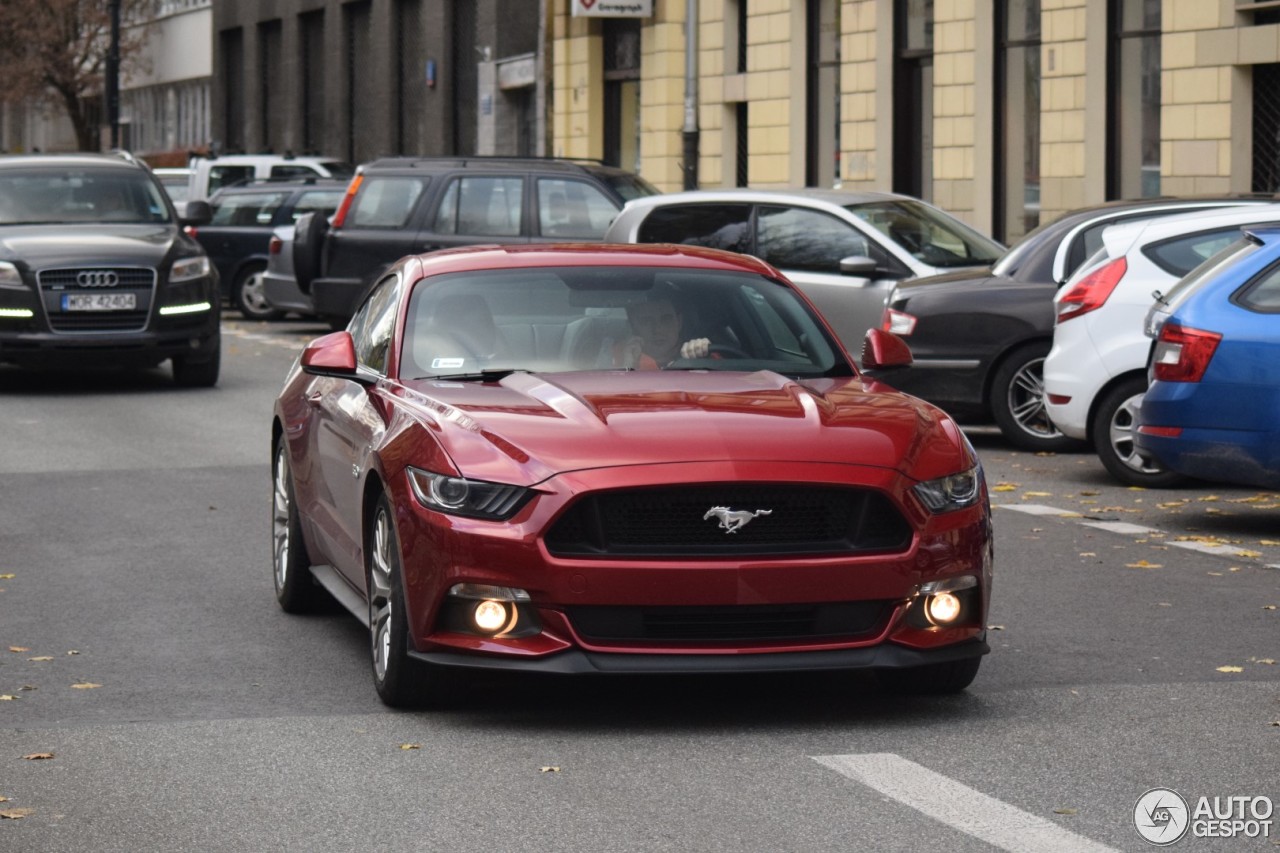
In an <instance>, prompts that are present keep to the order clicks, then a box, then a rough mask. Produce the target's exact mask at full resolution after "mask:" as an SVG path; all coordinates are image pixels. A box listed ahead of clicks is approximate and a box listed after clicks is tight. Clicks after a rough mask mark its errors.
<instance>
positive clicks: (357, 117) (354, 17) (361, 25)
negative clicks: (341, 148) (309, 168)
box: [342, 2, 377, 163]
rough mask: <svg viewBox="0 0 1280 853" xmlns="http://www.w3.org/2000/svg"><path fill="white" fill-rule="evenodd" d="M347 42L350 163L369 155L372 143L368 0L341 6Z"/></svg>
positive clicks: (371, 71) (370, 41)
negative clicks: (370, 131)
mask: <svg viewBox="0 0 1280 853" xmlns="http://www.w3.org/2000/svg"><path fill="white" fill-rule="evenodd" d="M342 15H343V25H344V27H343V28H344V30H345V38H346V42H347V57H346V65H347V92H346V95H347V128H346V129H347V133H346V137H347V138H346V143H347V144H346V158H347V159H348V160H350V161H351V162H352V163H360V162H363V161H365V160H368V159H370V157H371V154H372V152H371V151H369V150H366V149H369V148H370V146H371V145H372V143H373V140H372V139H371V138H370V134H369V132H368V128H370V127H372V126H373V116H374V99H375V98H376V97H377V93H376V91H375V90H374V87H373V70H372V69H371V68H370V67H369V54H370V51H371V49H372V47H373V36H372V33H371V31H370V21H369V18H370V14H369V3H368V2H364V3H348V4H347V5H345V6H343V7H342Z"/></svg>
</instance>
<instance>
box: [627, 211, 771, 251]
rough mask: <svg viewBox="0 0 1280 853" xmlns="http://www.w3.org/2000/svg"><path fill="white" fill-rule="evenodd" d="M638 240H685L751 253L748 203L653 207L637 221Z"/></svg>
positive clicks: (680, 241) (693, 243) (685, 242)
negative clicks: (638, 227)
mask: <svg viewBox="0 0 1280 853" xmlns="http://www.w3.org/2000/svg"><path fill="white" fill-rule="evenodd" d="M637 237H638V240H639V242H641V243H684V244H685V245H689V246H706V247H708V248H712V249H727V250H728V251H730V252H743V253H746V254H750V253H752V252H753V251H755V249H754V248H753V246H752V240H751V205H749V204H680V205H677V204H672V205H664V206H662V207H657V208H654V209H653V211H652V212H651V213H650V214H649V215H648V216H647V217H646V218H645V220H644V222H642V223H641V224H640V230H639V233H638V235H637Z"/></svg>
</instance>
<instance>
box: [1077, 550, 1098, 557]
mask: <svg viewBox="0 0 1280 853" xmlns="http://www.w3.org/2000/svg"><path fill="white" fill-rule="evenodd" d="M1080 556H1081V557H1096V556H1098V554H1097V553H1096V552H1094V551H1081V552H1080Z"/></svg>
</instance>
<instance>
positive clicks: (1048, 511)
mask: <svg viewBox="0 0 1280 853" xmlns="http://www.w3.org/2000/svg"><path fill="white" fill-rule="evenodd" d="M994 506H995V508H996V509H1012V510H1015V511H1017V512H1025V513H1026V514H1027V515H1058V516H1065V517H1067V518H1079V517H1080V513H1078V512H1075V511H1073V510H1069V509H1058V508H1057V507H1056V506H1045V505H1044V504H994Z"/></svg>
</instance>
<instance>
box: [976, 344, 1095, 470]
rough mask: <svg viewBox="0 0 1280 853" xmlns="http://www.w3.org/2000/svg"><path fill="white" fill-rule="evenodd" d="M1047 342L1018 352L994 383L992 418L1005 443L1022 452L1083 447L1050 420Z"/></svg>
mask: <svg viewBox="0 0 1280 853" xmlns="http://www.w3.org/2000/svg"><path fill="white" fill-rule="evenodd" d="M1048 354H1049V344H1048V342H1044V343H1039V344H1032V345H1031V346H1026V347H1023V348H1021V349H1019V350H1015V351H1014V352H1013V353H1012V354H1011V355H1010V356H1009V357H1008V358H1006V359H1005V360H1004V362H1003V363H1002V364H1001V365H1000V367H999V368H998V369H997V370H996V372H995V375H994V376H993V377H992V379H991V395H990V404H991V416H992V418H994V419H995V422H996V425H997V426H999V427H1000V432H1001V434H1003V435H1004V437H1005V440H1006V441H1008V442H1009V443H1010V444H1012V445H1013V446H1014V447H1017V448H1019V449H1021V450H1030V451H1033V452H1035V451H1059V450H1071V449H1073V448H1079V447H1081V446H1082V445H1081V442H1079V441H1076V440H1075V439H1074V438H1070V437H1069V436H1066V435H1063V434H1062V433H1061V432H1059V431H1058V428H1057V427H1056V426H1054V425H1053V421H1051V420H1049V413H1048V412H1047V411H1046V410H1045V405H1044V360H1045V356H1047V355H1048Z"/></svg>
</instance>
